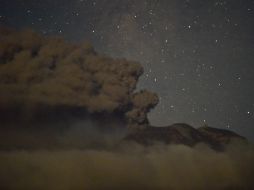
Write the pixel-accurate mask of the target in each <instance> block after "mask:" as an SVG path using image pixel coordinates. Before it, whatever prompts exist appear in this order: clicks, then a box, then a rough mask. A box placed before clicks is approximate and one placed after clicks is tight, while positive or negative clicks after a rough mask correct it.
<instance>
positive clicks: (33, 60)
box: [0, 28, 158, 126]
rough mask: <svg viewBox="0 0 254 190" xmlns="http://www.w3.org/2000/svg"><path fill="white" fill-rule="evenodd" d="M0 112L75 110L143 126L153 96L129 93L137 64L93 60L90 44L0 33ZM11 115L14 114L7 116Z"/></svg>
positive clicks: (27, 33)
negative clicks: (43, 109)
mask: <svg viewBox="0 0 254 190" xmlns="http://www.w3.org/2000/svg"><path fill="white" fill-rule="evenodd" d="M0 41H1V43H0V92H1V93H0V107H1V112H2V113H4V114H6V113H8V111H7V110H16V111H17V110H19V112H24V110H26V111H27V110H32V111H33V112H36V111H37V110H40V109H41V108H46V109H51V108H54V109H55V108H61V107H65V108H66V107H67V108H72V109H73V108H74V109H75V108H79V109H82V110H85V111H86V112H87V113H89V114H101V113H102V114H109V115H110V114H115V113H118V114H119V115H122V116H123V118H125V119H127V121H128V123H129V124H131V125H132V126H134V125H142V124H146V123H147V113H148V112H149V110H150V109H151V108H153V107H154V106H155V105H156V104H157V103H158V98H157V96H156V95H155V94H153V93H151V92H148V91H146V90H144V91H141V92H134V90H135V88H136V84H137V82H138V78H139V77H140V75H141V74H142V73H143V68H142V66H141V65H140V64H139V63H136V62H130V61H126V60H125V59H112V58H108V57H106V56H102V55H98V54H97V53H96V52H95V51H94V49H93V48H92V46H91V45H89V44H87V43H84V44H81V45H76V44H70V43H67V42H65V41H64V40H63V39H61V38H57V37H48V38H45V37H42V36H40V35H38V34H36V33H34V32H33V31H31V30H23V31H20V32H18V31H14V30H11V29H8V28H1V29H0ZM12 112H13V111H12ZM1 115H3V114H1Z"/></svg>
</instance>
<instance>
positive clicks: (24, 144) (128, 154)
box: [0, 28, 254, 190]
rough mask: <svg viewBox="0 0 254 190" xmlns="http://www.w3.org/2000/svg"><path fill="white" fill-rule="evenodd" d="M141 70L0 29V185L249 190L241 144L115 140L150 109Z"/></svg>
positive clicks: (245, 149) (249, 156)
mask: <svg viewBox="0 0 254 190" xmlns="http://www.w3.org/2000/svg"><path fill="white" fill-rule="evenodd" d="M142 72H143V69H142V67H141V65H140V64H138V63H136V62H130V61H126V60H124V59H111V58H108V57H106V56H102V55H98V54H97V53H96V52H95V51H94V49H93V48H92V46H91V45H89V44H88V43H84V44H81V45H76V44H70V43H67V42H65V41H64V40H63V39H60V38H57V37H43V36H40V35H38V34H36V33H34V32H33V31H31V30H23V31H21V32H18V31H15V30H12V29H8V28H1V29H0V189H64V190H65V189H82V190H84V189H89V190H91V189H173V190H176V189H184V190H186V189H253V187H254V183H253V179H252V177H253V176H254V164H253V160H254V149H253V147H252V146H251V145H250V146H247V145H246V146H243V145H241V146H239V147H238V146H235V145H234V146H231V147H228V148H227V151H226V152H215V151H214V150H211V149H210V148H209V147H207V146H206V145H203V144H198V145H196V146H195V147H193V148H190V147H186V146H183V145H164V144H159V143H154V144H153V146H150V147H145V146H141V145H138V144H136V143H135V142H130V141H124V140H123V139H124V137H125V136H126V133H127V132H128V131H130V130H129V129H128V128H127V127H126V126H132V127H134V128H135V127H138V128H141V129H142V128H143V127H145V126H146V125H148V120H147V113H148V112H149V110H150V109H151V108H153V107H154V106H155V105H156V104H157V103H158V98H157V96H156V95H155V94H154V93H151V92H149V91H147V90H141V91H139V92H136V91H135V87H136V84H137V82H138V78H139V77H140V75H141V74H142ZM119 126H120V127H119ZM185 135H187V136H188V134H185ZM159 136H160V134H159Z"/></svg>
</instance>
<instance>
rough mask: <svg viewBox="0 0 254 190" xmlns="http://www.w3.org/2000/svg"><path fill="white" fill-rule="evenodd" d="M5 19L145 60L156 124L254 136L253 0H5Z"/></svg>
mask: <svg viewBox="0 0 254 190" xmlns="http://www.w3.org/2000/svg"><path fill="white" fill-rule="evenodd" d="M0 24H2V25H7V26H11V27H15V28H18V29H20V28H26V27H29V28H32V29H34V30H36V31H38V32H40V33H42V34H43V35H46V36H47V35H60V36H62V37H64V38H65V39H67V40H68V41H72V42H83V41H89V42H91V43H92V44H93V46H94V47H95V49H96V50H97V51H98V52H100V53H103V54H106V55H109V56H112V57H124V58H127V59H130V60H136V61H139V62H140V63H141V64H142V65H143V67H144V69H145V73H144V75H143V76H142V78H141V79H140V81H139V85H138V89H143V88H146V89H149V90H151V91H154V92H156V93H157V94H158V95H159V97H160V103H159V105H158V106H157V107H156V108H155V109H154V110H153V111H152V112H151V113H150V115H149V119H150V122H151V123H152V124H153V125H158V126H162V125H163V126H164V125H169V124H172V123H176V122H186V123H189V124H191V125H194V126H195V127H199V126H202V125H204V124H208V125H210V126H213V127H218V128H224V129H227V128H229V129H231V130H233V131H236V132H238V133H239V134H241V135H243V136H245V137H248V138H249V139H250V140H252V141H254V128H253V127H254V126H253V124H254V99H253V97H254V89H253V86H254V85H253V83H254V82H253V81H254V66H253V64H254V1H253V0H244V1H243V0H225V1H222V0H185V1H181V0H161V1H157V0H139V1H134V0H125V1H123V0H93V1H92V0H71V1H70V0H54V1H53V0H12V1H10V0H0Z"/></svg>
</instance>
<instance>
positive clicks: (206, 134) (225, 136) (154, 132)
mask: <svg viewBox="0 0 254 190" xmlns="http://www.w3.org/2000/svg"><path fill="white" fill-rule="evenodd" d="M125 140H127V141H134V142H137V143H139V144H142V145H145V146H149V145H153V144H155V143H165V144H183V145H187V146H191V147H193V146H195V145H197V144H199V143H204V144H206V145H208V146H209V147H210V148H212V149H214V150H217V151H223V150H224V148H225V146H226V145H229V144H233V143H236V144H246V143H247V140H246V139H245V138H244V137H242V136H240V135H238V134H236V133H234V132H232V131H229V130H223V129H217V128H212V127H208V126H204V127H200V128H198V129H195V128H194V127H192V126H190V125H187V124H184V123H177V124H173V125H171V126H168V127H153V126H148V127H146V128H144V129H138V130H134V131H133V132H131V133H130V134H129V135H127V137H125Z"/></svg>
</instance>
